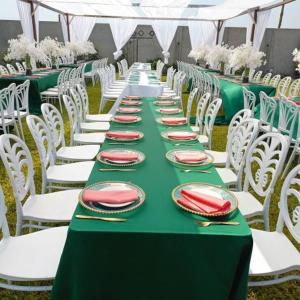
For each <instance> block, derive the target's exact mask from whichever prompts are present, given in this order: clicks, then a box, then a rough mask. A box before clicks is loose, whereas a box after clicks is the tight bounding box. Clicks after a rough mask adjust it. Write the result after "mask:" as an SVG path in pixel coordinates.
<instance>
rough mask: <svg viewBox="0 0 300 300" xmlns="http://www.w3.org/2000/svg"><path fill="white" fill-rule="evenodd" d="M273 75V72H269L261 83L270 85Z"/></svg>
mask: <svg viewBox="0 0 300 300" xmlns="http://www.w3.org/2000/svg"><path fill="white" fill-rule="evenodd" d="M271 77H272V73H267V74H266V75H265V76H264V77H263V79H262V80H261V83H262V84H265V85H268V84H269V83H270V80H271Z"/></svg>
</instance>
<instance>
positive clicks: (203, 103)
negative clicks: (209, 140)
mask: <svg viewBox="0 0 300 300" xmlns="http://www.w3.org/2000/svg"><path fill="white" fill-rule="evenodd" d="M209 99H210V93H206V94H204V95H203V96H202V97H201V98H200V99H199V101H198V104H197V108H196V124H195V125H196V126H198V127H199V133H200V134H203V121H204V116H205V111H206V108H207V104H208V102H209Z"/></svg>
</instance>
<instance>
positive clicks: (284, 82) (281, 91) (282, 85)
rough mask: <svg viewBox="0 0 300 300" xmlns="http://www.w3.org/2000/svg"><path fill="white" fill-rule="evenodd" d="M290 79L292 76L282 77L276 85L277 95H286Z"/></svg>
mask: <svg viewBox="0 0 300 300" xmlns="http://www.w3.org/2000/svg"><path fill="white" fill-rule="evenodd" d="M291 81H292V77H290V76H287V77H284V78H282V79H281V80H280V81H279V83H278V86H277V95H286V94H287V90H288V87H289V85H290V83H291Z"/></svg>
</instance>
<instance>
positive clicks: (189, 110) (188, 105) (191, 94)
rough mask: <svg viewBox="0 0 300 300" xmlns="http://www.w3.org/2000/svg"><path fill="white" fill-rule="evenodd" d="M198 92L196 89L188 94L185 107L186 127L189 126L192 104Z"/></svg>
mask: <svg viewBox="0 0 300 300" xmlns="http://www.w3.org/2000/svg"><path fill="white" fill-rule="evenodd" d="M197 92H198V88H194V89H193V90H192V91H191V92H190V94H189V98H188V101H187V106H186V118H187V122H188V125H190V121H191V120H190V118H191V110H192V106H193V102H194V100H195V96H196V94H197Z"/></svg>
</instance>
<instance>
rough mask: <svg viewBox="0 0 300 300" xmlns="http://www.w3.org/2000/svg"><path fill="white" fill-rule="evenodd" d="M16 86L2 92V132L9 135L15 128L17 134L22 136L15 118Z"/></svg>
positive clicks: (0, 91) (0, 99) (12, 85)
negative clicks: (11, 128) (11, 129)
mask: <svg viewBox="0 0 300 300" xmlns="http://www.w3.org/2000/svg"><path fill="white" fill-rule="evenodd" d="M15 94H16V84H15V83H12V84H10V85H9V86H8V87H7V88H4V89H2V90H0V117H1V119H0V130H2V131H3V132H4V133H8V132H9V129H10V126H13V127H14V129H15V131H16V134H17V135H18V136H20V133H19V129H18V126H17V122H16V118H15Z"/></svg>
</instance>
